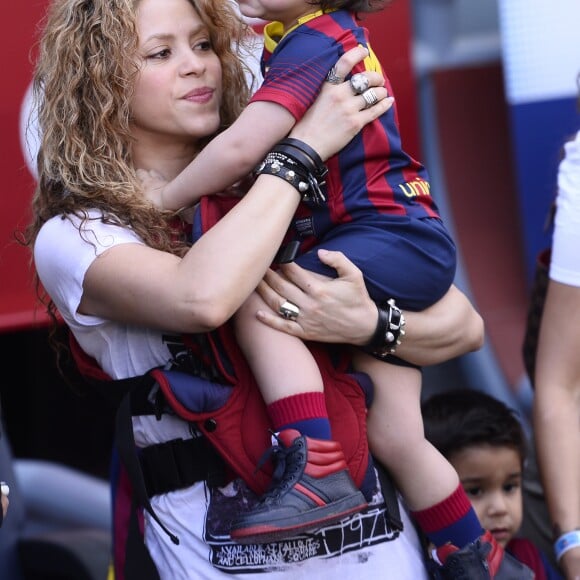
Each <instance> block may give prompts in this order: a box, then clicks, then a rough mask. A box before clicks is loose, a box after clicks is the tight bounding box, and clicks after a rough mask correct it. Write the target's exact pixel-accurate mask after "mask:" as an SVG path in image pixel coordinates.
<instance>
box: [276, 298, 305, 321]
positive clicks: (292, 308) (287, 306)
mask: <svg viewBox="0 0 580 580" xmlns="http://www.w3.org/2000/svg"><path fill="white" fill-rule="evenodd" d="M278 312H279V313H280V316H281V317H282V318H285V319H286V320H292V321H294V322H296V319H297V318H298V315H299V314H300V308H298V306H296V304H293V303H292V302H289V301H288V300H285V301H284V302H282V305H281V306H280V309H279V310H278Z"/></svg>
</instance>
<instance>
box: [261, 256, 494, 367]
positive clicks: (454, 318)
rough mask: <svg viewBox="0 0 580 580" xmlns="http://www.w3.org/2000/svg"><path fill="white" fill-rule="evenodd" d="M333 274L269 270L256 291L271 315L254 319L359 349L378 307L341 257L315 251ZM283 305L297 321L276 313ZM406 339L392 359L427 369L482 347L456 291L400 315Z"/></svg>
mask: <svg viewBox="0 0 580 580" xmlns="http://www.w3.org/2000/svg"><path fill="white" fill-rule="evenodd" d="M319 257H320V259H321V261H323V262H324V263H325V264H327V265H328V266H330V267H332V268H334V269H335V270H336V271H337V274H338V277H337V278H328V279H321V278H320V276H317V275H314V274H312V273H310V272H308V271H307V270H304V269H302V268H300V266H298V265H296V264H286V265H284V266H282V268H281V272H282V273H283V276H282V275H280V274H278V273H276V272H273V271H271V270H270V271H268V273H267V274H266V276H265V278H264V280H263V281H262V282H261V283H260V286H259V287H258V290H259V292H260V294H261V295H262V297H263V298H264V300H265V301H266V302H267V304H268V305H269V306H270V308H271V309H272V311H261V312H258V313H257V316H258V318H259V319H260V320H262V322H264V323H266V324H268V326H271V327H273V328H276V329H278V330H282V331H284V332H287V333H289V334H293V335H295V336H298V337H300V338H302V339H304V340H316V341H321V342H333V343H347V344H355V345H359V346H360V345H364V344H366V343H368V342H369V340H370V338H371V336H372V335H373V333H374V330H375V328H376V325H377V316H378V315H377V307H376V305H375V303H374V302H373V301H372V300H371V298H370V297H369V295H368V293H367V291H366V288H365V285H364V281H363V277H362V273H361V272H360V270H359V269H358V268H357V267H356V266H355V265H354V264H353V263H352V262H350V261H349V260H348V259H347V258H346V257H345V256H344V254H342V253H341V252H327V251H321V252H319ZM284 300H289V301H290V302H293V303H294V304H296V305H298V307H299V308H300V315H299V317H298V319H297V321H296V322H292V321H290V320H285V319H283V318H282V317H280V316H278V315H277V314H275V312H277V311H278V308H279V307H280V304H281V303H282V302H284ZM405 318H406V322H407V324H406V334H405V338H404V340H403V341H402V343H401V345H400V346H399V347H398V348H397V356H400V357H401V358H404V359H405V360H407V361H409V362H411V363H414V364H417V365H420V366H425V365H431V364H437V363H440V362H443V361H445V360H449V359H451V358H453V357H456V356H459V355H461V354H464V353H466V352H470V351H473V350H477V349H479V348H481V346H482V344H483V320H482V318H481V316H479V314H478V313H477V312H476V311H475V309H474V308H473V306H472V305H471V303H470V302H469V300H468V299H467V297H466V296H465V295H464V294H463V293H462V292H460V291H459V290H458V289H457V288H456V287H455V286H452V287H451V288H450V290H449V291H448V292H447V294H446V295H445V296H444V297H443V298H442V299H441V300H440V301H439V302H437V303H436V304H434V305H433V306H431V307H430V308H428V309H426V310H424V311H423V312H407V311H406V312H405Z"/></svg>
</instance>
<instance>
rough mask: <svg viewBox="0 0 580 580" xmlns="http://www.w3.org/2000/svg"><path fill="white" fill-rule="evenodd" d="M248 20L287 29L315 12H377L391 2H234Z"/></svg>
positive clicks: (249, 0)
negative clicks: (273, 23) (267, 21)
mask: <svg viewBox="0 0 580 580" xmlns="http://www.w3.org/2000/svg"><path fill="white" fill-rule="evenodd" d="M236 1H237V3H238V5H239V7H240V11H241V13H242V14H243V15H244V16H246V17H248V18H261V19H264V20H278V21H281V22H282V23H283V24H284V25H286V26H287V27H290V25H291V24H292V25H293V24H295V23H296V19H297V18H300V17H302V16H305V15H306V14H309V13H312V12H316V11H317V10H323V11H325V12H326V11H330V10H348V11H350V12H354V13H355V14H363V13H366V12H378V11H379V10H382V9H383V8H384V7H385V6H386V5H387V4H389V3H390V2H391V0H236Z"/></svg>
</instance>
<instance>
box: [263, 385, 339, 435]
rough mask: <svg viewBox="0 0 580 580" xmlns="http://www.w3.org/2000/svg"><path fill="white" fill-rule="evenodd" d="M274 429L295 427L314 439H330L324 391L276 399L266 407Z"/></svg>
mask: <svg viewBox="0 0 580 580" xmlns="http://www.w3.org/2000/svg"><path fill="white" fill-rule="evenodd" d="M267 411H268V415H269V417H270V420H271V421H272V426H273V428H274V430H275V431H283V430H284V429H296V430H297V431H300V433H302V435H306V436H308V437H313V438H314V439H331V432H330V421H329V420H328V411H327V410H326V400H325V398H324V393H321V392H320V391H314V392H308V393H299V394H297V395H290V396H289V397H284V398H282V399H278V400H277V401H274V402H273V403H270V404H269V405H268V407H267Z"/></svg>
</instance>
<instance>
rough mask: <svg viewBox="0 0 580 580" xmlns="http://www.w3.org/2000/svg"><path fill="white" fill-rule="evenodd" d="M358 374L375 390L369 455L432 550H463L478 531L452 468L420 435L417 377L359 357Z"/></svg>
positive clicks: (416, 373) (410, 371)
mask: <svg viewBox="0 0 580 580" xmlns="http://www.w3.org/2000/svg"><path fill="white" fill-rule="evenodd" d="M355 366H356V368H357V370H360V371H363V372H366V373H367V374H368V375H369V376H370V377H371V379H372V380H373V383H374V385H375V395H374V399H373V403H372V406H371V408H370V410H369V416H368V437H369V444H370V447H371V451H372V453H373V455H374V456H375V457H376V458H377V459H378V460H379V461H380V462H381V463H383V464H384V465H385V466H386V467H387V468H388V469H389V471H390V473H391V474H392V476H393V478H394V479H395V481H396V482H397V485H398V487H399V489H400V491H401V493H402V494H403V497H404V498H405V500H406V502H407V504H408V505H409V508H410V509H411V510H412V512H413V516H414V517H415V520H416V521H417V523H418V524H419V526H420V527H421V528H422V529H423V532H424V533H425V534H426V535H427V536H428V538H429V539H430V541H431V542H433V543H434V544H435V546H437V547H439V546H442V545H444V544H446V543H447V542H451V543H452V544H454V545H455V546H457V547H459V548H462V547H463V546H465V545H467V544H468V543H470V542H474V541H475V540H476V539H477V538H478V537H479V536H480V535H481V534H482V528H481V525H480V523H479V520H478V518H477V515H476V514H475V511H474V510H473V508H472V506H471V503H470V502H469V499H468V498H467V496H466V494H465V492H464V490H463V487H462V486H461V484H460V482H459V477H458V476H457V473H456V471H455V469H454V468H453V467H452V466H451V464H450V463H449V462H448V461H447V460H446V459H445V458H444V457H443V455H441V454H440V453H439V452H438V451H437V450H436V449H435V447H433V445H431V444H430V443H429V442H428V441H427V440H426V439H425V436H424V430H423V420H422V417H421V406H420V396H421V373H420V371H419V370H418V369H416V368H412V367H404V366H398V365H393V364H389V363H386V362H384V361H381V360H377V359H375V358H374V357H371V356H369V355H366V354H364V353H362V352H358V353H357V354H356V355H355Z"/></svg>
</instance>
